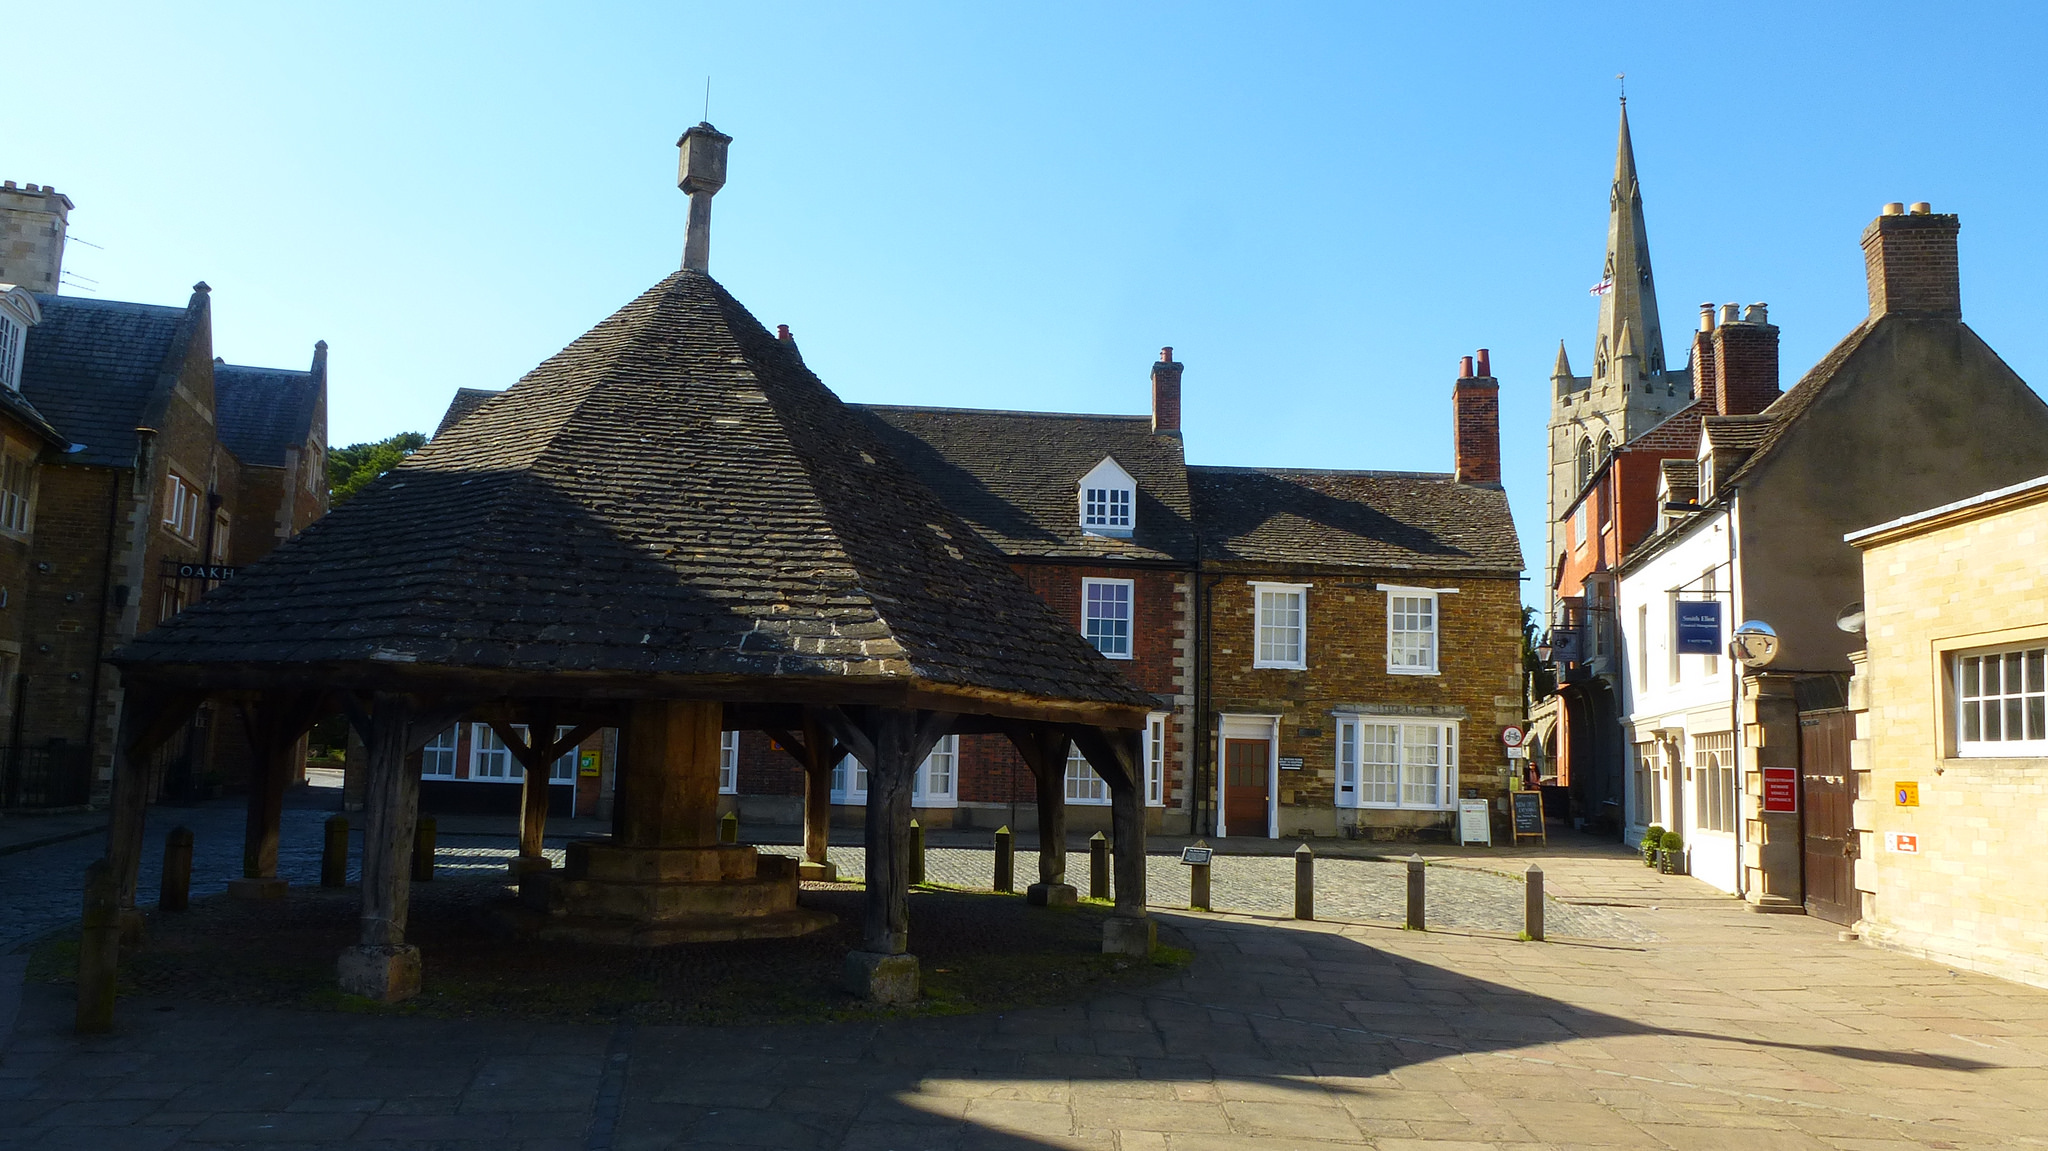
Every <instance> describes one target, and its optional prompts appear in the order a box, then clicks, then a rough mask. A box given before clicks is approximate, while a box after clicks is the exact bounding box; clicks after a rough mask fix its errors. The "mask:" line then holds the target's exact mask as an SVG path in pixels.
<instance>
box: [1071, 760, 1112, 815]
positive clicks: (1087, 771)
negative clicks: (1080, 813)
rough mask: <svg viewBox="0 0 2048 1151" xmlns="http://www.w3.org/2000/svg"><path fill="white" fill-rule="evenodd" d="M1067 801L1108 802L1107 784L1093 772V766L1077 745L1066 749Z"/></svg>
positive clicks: (1085, 802)
mask: <svg viewBox="0 0 2048 1151" xmlns="http://www.w3.org/2000/svg"><path fill="white" fill-rule="evenodd" d="M1067 802H1068V803H1084V804H1104V803H1108V802H1109V784H1108V783H1107V782H1105V781H1104V780H1103V778H1102V777H1101V776H1099V775H1097V774H1095V768H1094V766H1093V765H1092V764H1090V763H1089V762H1088V757H1087V756H1085V755H1082V754H1081V749H1080V748H1078V747H1070V748H1069V749H1068V750H1067Z"/></svg>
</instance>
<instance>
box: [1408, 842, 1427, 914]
mask: <svg viewBox="0 0 2048 1151" xmlns="http://www.w3.org/2000/svg"><path fill="white" fill-rule="evenodd" d="M1422 868H1423V862H1422V857H1421V856H1419V855H1411V856H1409V857H1408V930H1410V931H1426V930H1428V928H1426V927H1425V926H1424V925H1423V911H1422V884H1423V878H1422Z"/></svg>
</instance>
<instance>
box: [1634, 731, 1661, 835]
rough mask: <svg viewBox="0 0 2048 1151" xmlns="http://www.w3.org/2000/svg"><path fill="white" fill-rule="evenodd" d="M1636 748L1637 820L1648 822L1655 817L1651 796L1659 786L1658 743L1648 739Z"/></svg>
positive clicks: (1638, 821)
mask: <svg viewBox="0 0 2048 1151" xmlns="http://www.w3.org/2000/svg"><path fill="white" fill-rule="evenodd" d="M1635 750H1636V762H1635V785H1636V786H1635V794H1636V802H1635V821H1636V822H1637V823H1638V824H1648V823H1649V822H1650V821H1651V820H1652V819H1653V818H1655V817H1654V816H1652V815H1651V813H1650V796H1651V795H1652V793H1653V792H1654V791H1655V789H1656V786H1657V745H1656V744H1655V743H1654V742H1650V741H1647V740H1646V741H1644V742H1642V743H1638V744H1636V749H1635Z"/></svg>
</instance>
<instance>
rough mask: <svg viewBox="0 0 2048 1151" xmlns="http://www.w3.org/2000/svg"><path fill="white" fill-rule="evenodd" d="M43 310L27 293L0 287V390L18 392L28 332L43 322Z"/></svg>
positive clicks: (12, 287) (11, 286)
mask: <svg viewBox="0 0 2048 1151" xmlns="http://www.w3.org/2000/svg"><path fill="white" fill-rule="evenodd" d="M42 318H43V312H42V308H41V307H40V306H38V305H37V304H36V298H35V297H34V296H33V295H30V294H29V292H28V291H27V290H26V289H23V288H17V287H15V286H14V285H13V284H0V386H4V387H6V388H7V390H8V391H11V392H18V391H20V390H21V357H22V349H23V346H24V345H25V344H26V343H27V341H28V330H29V329H30V328H31V327H33V326H35V325H36V324H38V323H40V322H42Z"/></svg>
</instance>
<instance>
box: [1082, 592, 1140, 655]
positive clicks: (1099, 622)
mask: <svg viewBox="0 0 2048 1151" xmlns="http://www.w3.org/2000/svg"><path fill="white" fill-rule="evenodd" d="M1131 591H1132V583H1131V581H1130V580H1127V579H1084V580H1082V581H1081V634H1082V635H1085V636H1087V637H1088V642H1089V643H1092V644H1094V645H1095V650H1096V651H1099V652H1101V653H1102V654H1104V655H1106V656H1108V657H1109V658H1111V659H1129V658H1131Z"/></svg>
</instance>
